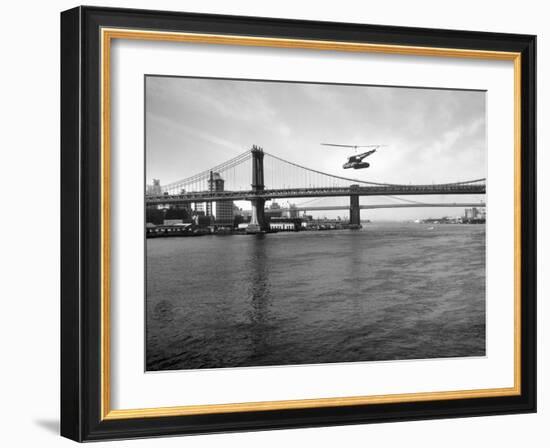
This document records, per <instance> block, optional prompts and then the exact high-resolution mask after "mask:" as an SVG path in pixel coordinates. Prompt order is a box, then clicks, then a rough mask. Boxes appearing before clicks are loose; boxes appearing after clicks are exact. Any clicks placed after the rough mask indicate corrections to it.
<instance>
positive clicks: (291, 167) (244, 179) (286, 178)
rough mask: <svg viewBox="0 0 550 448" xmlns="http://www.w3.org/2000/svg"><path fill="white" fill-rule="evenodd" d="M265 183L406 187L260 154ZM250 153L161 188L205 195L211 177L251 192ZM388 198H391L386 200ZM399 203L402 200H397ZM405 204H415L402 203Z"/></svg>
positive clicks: (274, 185) (270, 185)
mask: <svg viewBox="0 0 550 448" xmlns="http://www.w3.org/2000/svg"><path fill="white" fill-rule="evenodd" d="M263 155H264V156H265V157H264V161H263V169H264V183H265V187H266V189H280V188H333V187H350V186H351V185H360V186H372V187H401V186H403V187H405V186H406V185H405V184H395V183H383V182H373V181H367V180H361V179H355V178H351V177H345V176H339V175H337V174H331V173H326V172H323V171H320V170H317V169H313V168H309V167H306V166H303V165H300V164H298V163H295V162H291V161H289V160H285V159H283V158H281V157H279V156H275V155H273V154H270V153H268V152H265V151H264V152H263ZM251 167H252V153H251V151H250V150H247V151H245V152H243V153H241V154H239V155H237V156H235V157H233V158H231V159H229V160H227V161H225V162H223V163H221V164H219V165H216V166H214V167H212V168H210V169H208V170H204V171H202V172H200V173H197V174H195V175H193V176H190V177H187V178H185V179H182V180H179V181H177V182H172V183H169V184H167V185H164V186H162V187H161V189H162V191H163V193H168V194H180V193H181V192H182V190H185V191H186V192H197V191H208V190H209V189H210V188H211V185H210V184H211V182H210V176H211V175H213V173H217V174H218V175H219V177H218V178H220V179H222V180H223V182H224V188H223V189H224V190H225V191H243V190H250V188H251V172H252V169H251ZM484 181H485V178H480V179H474V180H468V181H461V182H453V183H444V184H438V185H439V186H441V187H446V186H459V185H470V184H475V183H481V182H484ZM388 197H390V196H388ZM396 199H398V200H403V199H400V198H396ZM405 201H406V202H407V201H408V202H414V201H412V200H405Z"/></svg>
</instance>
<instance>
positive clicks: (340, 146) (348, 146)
mask: <svg viewBox="0 0 550 448" xmlns="http://www.w3.org/2000/svg"><path fill="white" fill-rule="evenodd" d="M321 145H323V146H336V147H339V148H353V149H357V148H381V147H383V146H388V145H340V144H338V143H321Z"/></svg>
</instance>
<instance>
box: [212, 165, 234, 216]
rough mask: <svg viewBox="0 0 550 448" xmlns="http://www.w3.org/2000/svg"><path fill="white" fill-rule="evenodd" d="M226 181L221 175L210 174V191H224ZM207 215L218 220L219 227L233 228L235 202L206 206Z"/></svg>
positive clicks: (218, 202) (220, 202)
mask: <svg viewBox="0 0 550 448" xmlns="http://www.w3.org/2000/svg"><path fill="white" fill-rule="evenodd" d="M224 184H225V181H224V180H223V178H222V177H221V176H220V173H214V172H210V179H209V180H208V189H209V190H210V191H224ZM206 214H207V215H208V216H214V217H215V218H216V224H217V225H219V226H233V216H234V215H233V201H216V202H214V203H212V202H208V203H207V204H206Z"/></svg>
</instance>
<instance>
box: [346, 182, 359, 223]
mask: <svg viewBox="0 0 550 448" xmlns="http://www.w3.org/2000/svg"><path fill="white" fill-rule="evenodd" d="M355 188H359V185H351V186H350V189H351V190H352V191H353V190H354V189H355ZM349 223H350V227H351V228H357V229H359V228H361V208H360V206H359V195H358V194H352V195H350V197H349Z"/></svg>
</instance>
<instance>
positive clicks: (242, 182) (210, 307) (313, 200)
mask: <svg viewBox="0 0 550 448" xmlns="http://www.w3.org/2000/svg"><path fill="white" fill-rule="evenodd" d="M144 82H145V146H146V147H145V182H146V185H145V231H144V233H145V236H146V238H145V246H146V247H145V254H146V280H145V281H146V298H145V300H146V304H145V307H146V370H147V371H165V370H185V369H219V368H235V367H259V366H288V365H304V364H321V363H351V362H375V361H400V360H411V359H417V360H418V359H433V358H453V357H456V358H462V357H483V356H485V355H486V342H487V341H486V296H485V293H486V290H485V283H486V262H485V259H486V235H485V222H486V219H487V207H486V205H487V204H486V183H487V179H486V173H487V160H486V157H487V156H486V153H487V142H486V125H487V123H486V92H485V91H481V90H453V89H436V88H418V87H401V86H380V85H372V86H371V85H349V84H327V83H324V84H323V83H313V82H311V83H303V82H282V81H272V80H245V79H219V78H193V77H171V76H156V75H147V76H145V80H144Z"/></svg>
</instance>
